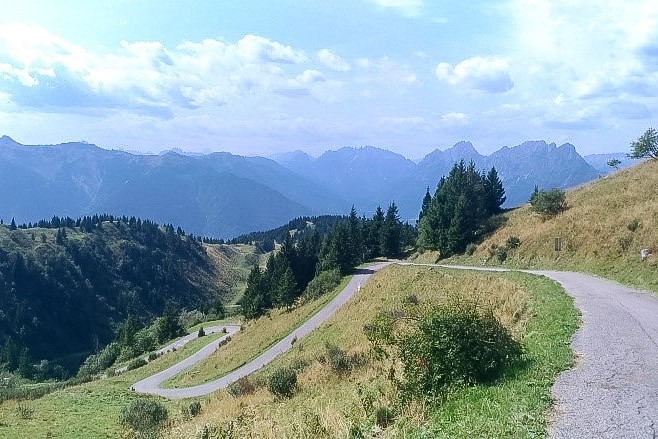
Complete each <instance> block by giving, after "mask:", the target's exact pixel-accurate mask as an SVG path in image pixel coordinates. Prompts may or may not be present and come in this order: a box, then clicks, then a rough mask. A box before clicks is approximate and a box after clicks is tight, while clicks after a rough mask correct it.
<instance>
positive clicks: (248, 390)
mask: <svg viewBox="0 0 658 439" xmlns="http://www.w3.org/2000/svg"><path fill="white" fill-rule="evenodd" d="M226 390H227V391H228V393H229V395H231V396H233V397H235V398H238V397H240V396H243V395H251V394H252V393H254V392H255V391H256V386H255V385H254V384H253V383H252V382H251V381H250V380H249V378H248V377H242V378H240V379H239V380H237V381H236V382H234V383H233V384H231V385H230V386H228V389H226Z"/></svg>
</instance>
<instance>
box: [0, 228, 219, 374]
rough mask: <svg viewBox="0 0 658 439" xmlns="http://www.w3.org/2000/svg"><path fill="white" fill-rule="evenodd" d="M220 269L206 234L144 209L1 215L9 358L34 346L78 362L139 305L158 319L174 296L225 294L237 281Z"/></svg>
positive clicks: (187, 303) (32, 352)
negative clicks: (18, 220)
mask: <svg viewBox="0 0 658 439" xmlns="http://www.w3.org/2000/svg"><path fill="white" fill-rule="evenodd" d="M23 227H24V228H23ZM215 272H216V270H215V268H214V266H213V262H212V261H211V259H210V258H209V257H208V256H207V254H206V251H205V250H204V248H203V244H201V243H200V242H198V238H195V237H191V236H186V235H185V233H184V232H183V231H182V230H181V229H180V228H179V229H178V230H175V229H174V228H173V227H172V226H158V225H157V224H155V223H153V222H150V221H142V220H140V219H136V218H134V217H133V218H130V219H128V218H122V219H117V218H113V217H110V216H101V217H98V216H94V217H85V218H83V219H79V220H77V221H74V220H72V219H70V218H67V219H60V218H57V217H54V218H53V219H52V220H51V221H41V222H39V223H38V224H36V225H31V224H30V225H29V227H28V226H19V227H16V225H15V224H14V223H13V222H12V224H10V225H1V226H0V339H2V340H3V344H2V345H0V363H3V362H5V363H10V367H11V366H12V363H14V364H13V365H14V366H15V363H16V361H18V360H17V358H18V356H19V353H20V352H21V351H23V349H24V348H27V349H28V353H29V357H30V361H32V362H37V361H39V360H42V359H47V360H50V361H51V362H55V363H59V364H61V365H63V366H65V368H66V369H68V370H69V371H71V370H73V368H74V367H75V366H77V365H78V364H79V363H80V362H81V361H82V360H84V358H85V357H86V356H87V355H89V354H90V353H93V352H94V351H96V350H98V349H99V348H101V347H102V346H103V345H105V344H106V343H108V342H109V341H110V340H111V339H112V338H113V337H114V329H115V327H116V324H117V323H119V322H121V321H123V320H124V319H125V318H126V316H127V315H128V313H129V312H130V313H133V314H136V315H138V316H140V318H141V319H143V320H144V322H148V321H150V320H151V319H152V318H153V317H154V316H157V315H159V314H161V313H162V311H163V309H164V307H165V304H166V303H167V302H168V301H171V302H173V303H174V304H176V305H178V306H179V307H185V308H193V307H198V306H200V305H202V304H204V303H208V302H210V301H211V300H213V299H216V298H217V297H218V295H219V294H220V290H222V289H224V290H228V289H229V288H230V285H229V281H228V280H227V281H224V282H223V281H222V279H216V276H215V274H214V273H215ZM2 360H4V361H2Z"/></svg>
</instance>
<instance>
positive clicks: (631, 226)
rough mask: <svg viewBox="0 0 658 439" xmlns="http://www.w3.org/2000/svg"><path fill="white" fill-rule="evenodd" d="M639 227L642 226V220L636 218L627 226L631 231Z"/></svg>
mask: <svg viewBox="0 0 658 439" xmlns="http://www.w3.org/2000/svg"><path fill="white" fill-rule="evenodd" d="M638 227H640V222H639V221H638V220H637V219H634V220H633V221H631V222H630V223H628V224H627V225H626V228H627V229H628V230H630V231H631V232H634V231H636V230H637V228H638Z"/></svg>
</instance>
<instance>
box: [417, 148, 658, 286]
mask: <svg viewBox="0 0 658 439" xmlns="http://www.w3.org/2000/svg"><path fill="white" fill-rule="evenodd" d="M657 187H658V161H648V162H644V163H641V164H639V165H637V166H634V167H632V168H628V169H624V170H622V171H620V172H618V173H616V174H614V175H610V176H608V177H606V178H601V179H599V180H597V181H595V182H592V183H590V184H588V185H586V186H583V187H581V188H578V189H574V190H571V191H568V192H567V203H568V206H569V208H568V209H567V210H566V211H565V212H562V213H560V214H558V215H557V216H555V217H554V218H551V219H548V220H545V221H544V220H542V218H541V217H540V216H539V215H537V214H535V213H532V212H531V211H530V206H529V205H525V206H522V207H520V208H518V209H515V210H513V211H511V212H508V213H507V214H506V217H507V223H506V224H505V225H504V226H503V227H501V228H500V229H499V230H497V231H496V232H495V233H494V234H493V235H492V236H491V237H489V238H487V239H486V240H485V241H484V242H482V243H481V244H480V245H478V248H477V251H476V252H475V253H474V254H473V256H472V257H466V256H461V257H456V258H451V259H448V260H446V261H445V262H446V263H464V264H472V265H482V261H483V260H484V259H487V258H489V253H488V249H489V248H490V246H491V244H494V243H495V244H497V245H499V246H500V245H505V242H506V240H507V238H509V237H510V236H517V237H519V238H520V239H521V246H520V247H519V248H517V249H515V250H512V251H510V252H509V253H508V257H507V260H506V261H505V263H504V265H505V266H507V267H513V268H550V269H559V270H572V271H583V272H587V273H591V274H595V275H599V276H603V277H606V278H609V279H613V280H616V281H618V282H621V283H624V284H627V285H631V286H634V287H638V288H641V289H646V290H650V291H652V292H654V293H658V274H657V273H658V270H657V269H658V191H657V190H656V188H657ZM635 221H637V228H635V229H634V222H635ZM633 229H634V231H633ZM557 237H560V238H562V251H561V252H560V254H559V255H558V254H557V253H556V252H555V248H554V245H555V238H557ZM645 247H650V248H651V247H653V250H654V254H653V255H651V256H649V258H648V259H647V260H646V261H644V262H642V261H641V260H640V250H641V249H642V248H645ZM433 256H434V257H436V255H433ZM425 258H426V259H432V255H430V256H425ZM432 262H433V261H432ZM487 265H500V264H499V262H498V261H497V260H496V258H495V257H494V258H490V259H489V261H488V262H487Z"/></svg>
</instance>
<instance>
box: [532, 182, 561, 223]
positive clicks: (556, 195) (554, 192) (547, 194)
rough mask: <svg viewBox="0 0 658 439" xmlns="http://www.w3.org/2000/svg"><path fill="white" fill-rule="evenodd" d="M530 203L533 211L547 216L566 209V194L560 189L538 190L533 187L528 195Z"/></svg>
mask: <svg viewBox="0 0 658 439" xmlns="http://www.w3.org/2000/svg"><path fill="white" fill-rule="evenodd" d="M530 204H531V205H532V211H533V212H537V213H539V214H540V215H542V217H544V218H548V217H552V216H555V215H557V214H558V213H560V212H563V211H565V210H566V209H567V196H566V194H565V193H564V191H561V190H560V189H555V188H554V189H551V190H549V191H543V190H542V191H540V190H537V189H536V188H535V192H533V194H532V196H531V197H530Z"/></svg>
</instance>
